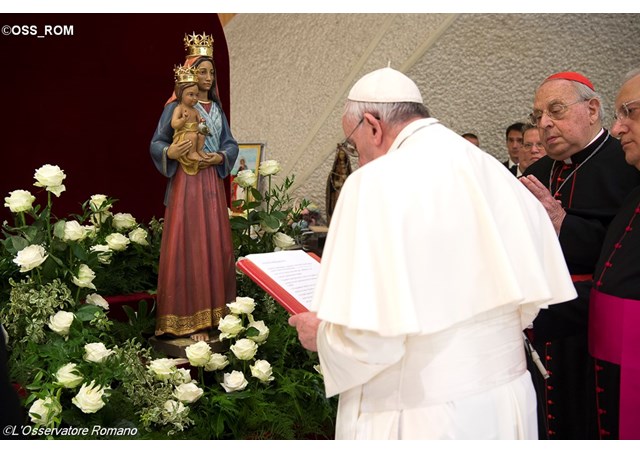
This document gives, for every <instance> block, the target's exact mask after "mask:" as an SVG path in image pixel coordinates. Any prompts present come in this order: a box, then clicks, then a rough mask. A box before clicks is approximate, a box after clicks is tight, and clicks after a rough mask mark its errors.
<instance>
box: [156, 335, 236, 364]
mask: <svg viewBox="0 0 640 453" xmlns="http://www.w3.org/2000/svg"><path fill="white" fill-rule="evenodd" d="M196 343H197V341H194V340H192V339H191V338H189V337H184V338H164V337H163V338H158V337H156V336H153V337H151V338H149V344H150V345H151V347H152V348H153V349H154V350H156V351H158V352H160V353H162V354H165V355H166V356H167V357H172V358H179V359H186V358H187V353H186V352H185V349H186V348H187V347H188V346H191V345H192V344H196ZM207 344H208V345H209V347H210V348H211V350H212V351H213V352H220V353H223V352H226V351H227V349H228V345H226V344H224V343H223V342H222V341H220V340H219V339H218V336H217V333H216V334H215V336H212V337H211V338H210V339H209V341H208V342H207Z"/></svg>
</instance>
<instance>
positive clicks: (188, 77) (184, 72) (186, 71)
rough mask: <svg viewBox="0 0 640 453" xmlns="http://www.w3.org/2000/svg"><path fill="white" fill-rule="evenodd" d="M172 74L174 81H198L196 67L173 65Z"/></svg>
mask: <svg viewBox="0 0 640 453" xmlns="http://www.w3.org/2000/svg"><path fill="white" fill-rule="evenodd" d="M173 74H174V76H175V80H176V83H187V82H195V83H197V82H198V70H197V69H196V68H190V67H188V66H182V65H178V66H174V67H173Z"/></svg>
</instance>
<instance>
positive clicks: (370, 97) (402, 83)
mask: <svg viewBox="0 0 640 453" xmlns="http://www.w3.org/2000/svg"><path fill="white" fill-rule="evenodd" d="M347 99H349V100H350V101H358V102H417V103H419V104H422V103H423V102H422V95H421V94H420V90H419V89H418V87H417V86H416V84H415V83H414V82H413V80H411V79H410V78H409V77H407V76H406V75H404V74H403V73H401V72H400V71H396V70H395V69H391V68H382V69H377V70H375V71H373V72H370V73H369V74H367V75H365V76H363V77H362V78H361V79H360V80H358V81H357V82H356V83H355V85H353V88H351V91H350V92H349V96H348V97H347Z"/></svg>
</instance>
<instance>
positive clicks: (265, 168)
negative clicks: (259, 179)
mask: <svg viewBox="0 0 640 453" xmlns="http://www.w3.org/2000/svg"><path fill="white" fill-rule="evenodd" d="M280 170H281V168H280V164H279V163H278V161H277V160H265V161H264V162H262V163H261V164H260V167H259V168H258V173H259V174H261V175H263V176H269V175H275V174H277V173H278V172H279V171H280Z"/></svg>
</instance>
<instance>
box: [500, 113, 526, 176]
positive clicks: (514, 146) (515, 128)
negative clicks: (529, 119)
mask: <svg viewBox="0 0 640 453" xmlns="http://www.w3.org/2000/svg"><path fill="white" fill-rule="evenodd" d="M523 127H524V123H513V124H512V125H511V126H509V127H508V128H507V132H506V139H507V140H506V143H507V153H508V156H509V158H508V159H507V160H505V161H504V162H502V163H503V164H504V166H505V167H507V168H508V169H509V171H510V172H511V173H513V175H514V176H518V177H519V176H521V175H522V173H520V171H519V169H518V162H519V154H520V148H521V147H522V129H523Z"/></svg>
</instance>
